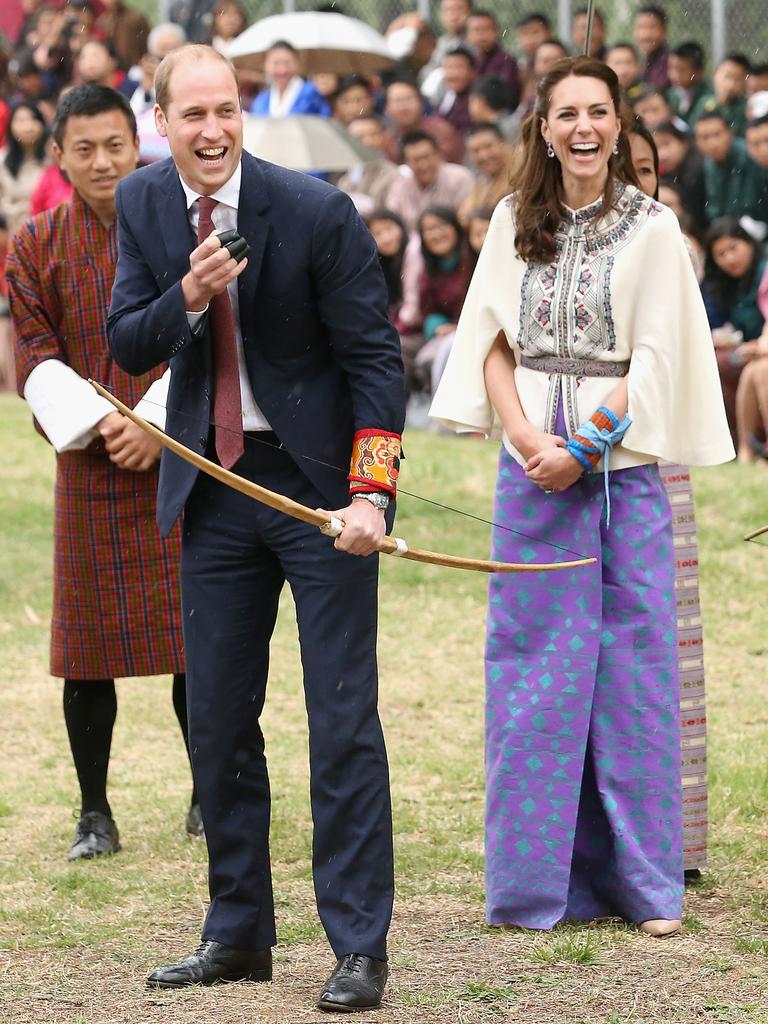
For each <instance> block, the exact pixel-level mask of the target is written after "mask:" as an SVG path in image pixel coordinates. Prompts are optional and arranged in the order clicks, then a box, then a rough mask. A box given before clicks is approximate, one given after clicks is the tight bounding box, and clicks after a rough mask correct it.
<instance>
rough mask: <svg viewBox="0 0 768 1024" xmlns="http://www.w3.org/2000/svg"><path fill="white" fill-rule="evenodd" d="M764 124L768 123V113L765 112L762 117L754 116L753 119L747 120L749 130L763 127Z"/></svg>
mask: <svg viewBox="0 0 768 1024" xmlns="http://www.w3.org/2000/svg"><path fill="white" fill-rule="evenodd" d="M764 124H768V114H763V116H762V117H754V118H752V120H751V121H747V127H746V130H747V131H748V132H749V131H751V130H752V129H753V128H762V127H763V125H764Z"/></svg>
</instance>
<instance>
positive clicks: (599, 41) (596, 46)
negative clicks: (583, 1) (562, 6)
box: [571, 7, 606, 61]
mask: <svg viewBox="0 0 768 1024" xmlns="http://www.w3.org/2000/svg"><path fill="white" fill-rule="evenodd" d="M588 17H589V12H588V10H587V8H586V7H579V8H578V10H576V11H574V12H573V26H572V28H571V41H572V43H573V52H574V54H575V55H576V56H579V55H581V54H583V53H584V46H585V44H586V41H587V21H588ZM605 55H606V48H605V17H604V16H603V12H602V11H601V10H600V8H599V7H595V12H594V16H593V18H592V38H591V40H590V47H589V56H590V57H596V58H597V59H598V60H602V61H604V60H605Z"/></svg>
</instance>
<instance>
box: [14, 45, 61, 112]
mask: <svg viewBox="0 0 768 1024" xmlns="http://www.w3.org/2000/svg"><path fill="white" fill-rule="evenodd" d="M10 72H11V80H12V82H13V85H14V92H13V94H12V96H11V107H15V106H18V104H19V103H34V104H35V106H36V107H38V108H39V110H40V111H42V113H43V115H44V117H45V120H46V122H47V123H50V121H51V118H52V117H53V112H54V110H55V109H56V103H55V100H54V99H53V97H54V96H55V90H56V82H55V81H54V80H53V79H52V77H51V76H50V75H44V74H43V72H42V71H41V70H40V68H39V67H38V66H37V64H35V58H34V57H33V56H32V54H31V53H29V52H27V51H23V52H22V53H20V54H19V55H18V56H17V57H14V59H13V60H12V61H11V64H10Z"/></svg>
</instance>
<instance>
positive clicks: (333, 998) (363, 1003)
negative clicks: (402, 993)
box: [317, 953, 387, 1013]
mask: <svg viewBox="0 0 768 1024" xmlns="http://www.w3.org/2000/svg"><path fill="white" fill-rule="evenodd" d="M386 983H387V962H386V960H376V959H374V957H372V956H363V955H362V954H361V953H349V954H347V956H345V957H343V958H342V959H341V960H337V961H336V967H335V969H334V971H333V974H331V976H330V978H329V979H328V981H326V983H325V985H324V986H323V991H322V993H321V994H320V999H319V1001H318V1004H317V1007H318V1009H319V1010H329V1011H331V1012H335V1013H352V1012H354V1011H355V1010H376V1009H378V1007H379V1006H381V996H382V994H383V992H384V986H385V985H386Z"/></svg>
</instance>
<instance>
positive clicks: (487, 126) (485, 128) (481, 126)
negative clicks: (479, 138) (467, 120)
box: [467, 121, 504, 142]
mask: <svg viewBox="0 0 768 1024" xmlns="http://www.w3.org/2000/svg"><path fill="white" fill-rule="evenodd" d="M483 132H489V133H490V134H491V135H495V136H496V138H497V139H498V140H499V142H503V141H504V133H503V132H502V130H501V128H499V126H498V125H497V124H494V123H493V121H478V122H477V124H473V125H470V126H469V131H468V132H467V138H468V139H474V137H475V136H476V135H482V134H483Z"/></svg>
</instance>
